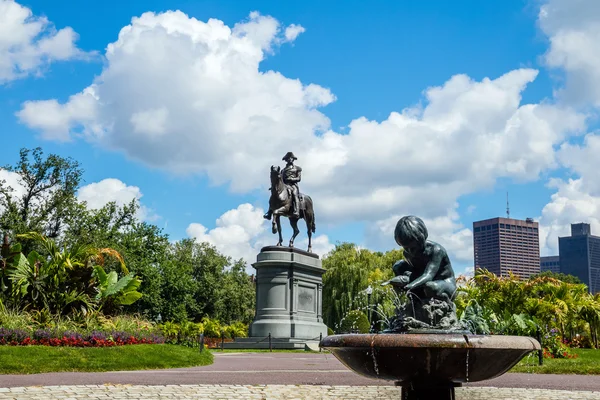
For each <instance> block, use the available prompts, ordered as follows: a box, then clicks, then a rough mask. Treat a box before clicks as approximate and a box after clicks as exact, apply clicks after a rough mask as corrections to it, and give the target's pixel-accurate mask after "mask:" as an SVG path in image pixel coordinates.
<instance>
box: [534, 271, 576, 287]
mask: <svg viewBox="0 0 600 400" xmlns="http://www.w3.org/2000/svg"><path fill="white" fill-rule="evenodd" d="M535 278H554V279H558V280H559V281H563V282H566V283H573V284H576V285H579V284H582V283H583V282H582V281H581V279H579V278H578V277H576V276H575V275H569V274H563V273H557V272H552V271H544V272H540V273H539V274H535V275H532V276H531V277H530V279H535Z"/></svg>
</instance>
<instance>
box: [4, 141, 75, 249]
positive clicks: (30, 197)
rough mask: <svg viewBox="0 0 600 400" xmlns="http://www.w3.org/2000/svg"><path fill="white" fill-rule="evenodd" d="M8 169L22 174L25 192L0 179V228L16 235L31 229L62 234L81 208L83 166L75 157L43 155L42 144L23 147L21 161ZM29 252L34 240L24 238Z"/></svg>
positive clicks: (56, 234) (54, 237)
mask: <svg viewBox="0 0 600 400" xmlns="http://www.w3.org/2000/svg"><path fill="white" fill-rule="evenodd" d="M4 169H6V170H7V171H10V172H14V173H16V174H17V175H18V176H19V181H20V184H21V185H22V189H23V194H22V195H21V196H16V193H15V192H16V189H15V188H12V187H10V186H9V185H8V184H7V183H6V181H4V180H0V208H1V209H2V213H1V214H0V229H2V230H4V231H10V232H11V234H12V235H13V237H14V236H15V235H18V234H22V233H27V232H39V233H40V234H42V235H44V236H45V237H48V238H50V239H56V238H58V237H59V235H60V233H61V231H62V229H63V228H64V226H65V225H68V224H69V223H70V222H72V220H73V218H72V217H73V216H74V214H76V213H77V211H78V202H77V199H76V196H75V193H76V191H77V188H78V187H79V183H80V181H81V175H82V173H83V170H82V169H81V168H79V163H78V162H77V161H75V160H73V159H71V158H63V157H60V156H58V155H56V154H50V155H49V156H48V157H47V158H45V159H44V158H43V152H42V149H41V148H39V147H38V148H36V149H34V150H28V149H21V152H20V158H19V161H18V162H17V163H16V165H14V166H5V167H4ZM23 245H24V249H23V250H24V251H25V252H26V253H28V252H29V250H31V243H30V242H28V241H25V242H23Z"/></svg>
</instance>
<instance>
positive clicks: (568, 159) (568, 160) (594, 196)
mask: <svg viewBox="0 0 600 400" xmlns="http://www.w3.org/2000/svg"><path fill="white" fill-rule="evenodd" d="M599 151H600V136H598V135H596V134H588V135H586V136H585V138H584V141H583V143H582V144H581V145H573V144H568V143H565V144H563V145H562V146H561V148H560V150H559V152H558V158H559V160H560V161H561V164H562V165H563V166H565V167H567V168H569V169H570V170H571V171H572V172H573V173H574V174H576V175H577V176H578V178H570V179H567V180H563V179H557V178H555V179H552V180H551V181H550V182H549V186H550V187H552V188H556V189H557V192H556V193H554V194H553V195H552V197H551V201H550V202H549V203H548V204H546V206H545V207H544V209H543V210H542V217H541V219H540V231H541V233H540V247H541V251H542V255H555V254H558V237H560V236H569V235H570V225H571V223H577V222H586V223H590V224H591V226H592V233H593V234H594V233H595V234H600V182H599V181H598V178H597V176H598V170H599V169H600V161H599V160H598V156H597V155H598V154H599Z"/></svg>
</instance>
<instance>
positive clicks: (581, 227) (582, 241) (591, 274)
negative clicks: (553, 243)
mask: <svg viewBox="0 0 600 400" xmlns="http://www.w3.org/2000/svg"><path fill="white" fill-rule="evenodd" d="M558 254H559V257H560V272H562V273H563V274H570V275H575V276H576V277H578V278H579V279H581V281H582V282H583V283H585V284H586V285H587V286H588V289H589V291H590V293H593V294H595V293H598V292H600V237H598V236H593V235H592V231H591V229H590V224H584V223H580V224H571V236H565V237H559V238H558Z"/></svg>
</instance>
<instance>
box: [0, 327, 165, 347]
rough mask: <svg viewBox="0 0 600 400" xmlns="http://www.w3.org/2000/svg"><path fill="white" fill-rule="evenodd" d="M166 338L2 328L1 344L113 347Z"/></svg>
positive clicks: (129, 334) (148, 342)
mask: <svg viewBox="0 0 600 400" xmlns="http://www.w3.org/2000/svg"><path fill="white" fill-rule="evenodd" d="M164 342H165V339H164V338H163V337H162V336H159V335H155V334H152V333H140V332H135V333H128V332H119V331H112V332H100V331H92V332H89V333H84V334H81V333H78V332H69V331H66V332H59V331H52V330H49V329H36V330H34V331H28V330H23V329H7V328H0V345H9V346H29V345H40V346H53V347H57V346H70V347H112V346H123V345H132V344H162V343H164Z"/></svg>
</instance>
